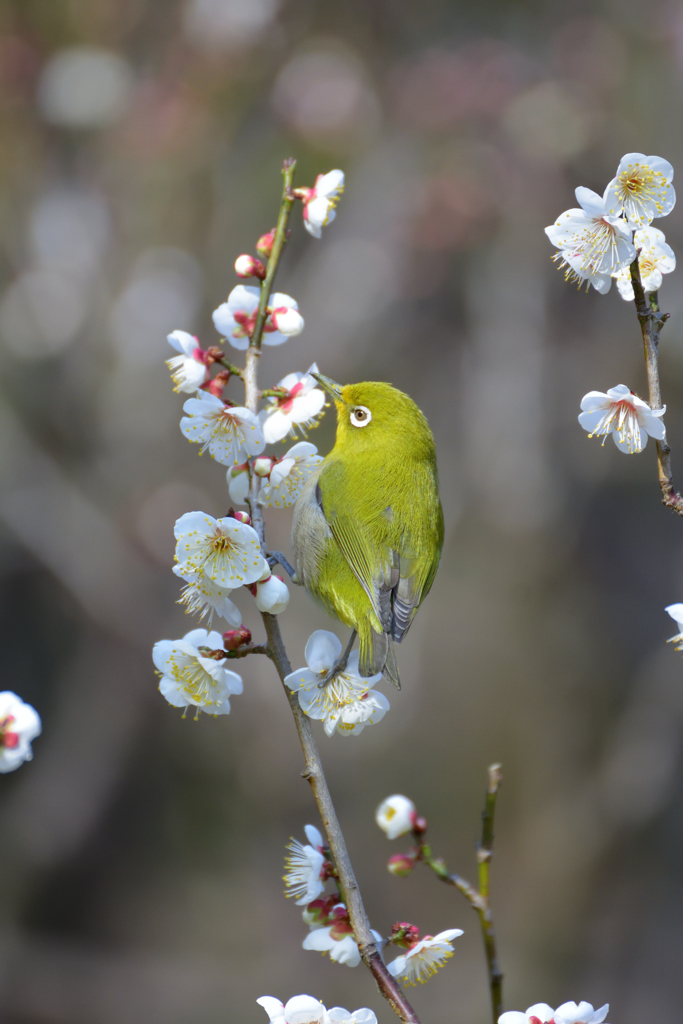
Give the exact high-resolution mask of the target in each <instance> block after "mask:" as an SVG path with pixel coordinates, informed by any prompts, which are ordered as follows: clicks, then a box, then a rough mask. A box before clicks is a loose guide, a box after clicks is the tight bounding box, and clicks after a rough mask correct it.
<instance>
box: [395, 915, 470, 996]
mask: <svg viewBox="0 0 683 1024" xmlns="http://www.w3.org/2000/svg"><path fill="white" fill-rule="evenodd" d="M462 934H463V932H462V929H461V928H449V929H447V930H446V931H444V932H439V934H438V935H425V937H424V938H423V939H420V941H419V942H416V943H415V945H414V946H412V947H411V948H410V949H409V950H407V952H406V953H403V954H402V955H401V956H397V957H396V959H395V960H392V961H391V963H390V964H387V970H388V971H389V973H390V974H393V976H394V977H395V978H398V979H399V980H400V981H402V982H403V984H404V985H414V984H415V983H416V982H418V981H419V982H420V983H421V984H422V983H423V982H425V981H427V980H428V979H429V978H431V977H432V975H433V974H436V972H437V971H438V969H439V967H443V965H444V964H445V963H446V961H447V960H448V959H449V957H451V956H453V947H452V946H451V942H452V941H453V939H457V937H458V936H459V935H462Z"/></svg>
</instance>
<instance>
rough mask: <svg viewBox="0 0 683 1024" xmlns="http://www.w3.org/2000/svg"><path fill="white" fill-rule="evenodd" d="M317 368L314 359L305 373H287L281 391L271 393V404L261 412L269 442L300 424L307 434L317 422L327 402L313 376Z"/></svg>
mask: <svg viewBox="0 0 683 1024" xmlns="http://www.w3.org/2000/svg"><path fill="white" fill-rule="evenodd" d="M317 372H318V366H317V364H316V363H313V365H312V366H310V367H309V369H308V370H307V371H306V373H288V374H287V376H286V377H283V378H282V380H281V381H279V382H278V385H277V387H278V388H282V389H283V393H282V395H280V396H278V397H274V396H271V397H270V398H269V399H268V401H269V403H270V404H269V405H268V406H267V407H266V408H265V409H263V410H262V411H261V412H260V413H259V422H260V423H261V428H262V430H263V436H264V438H265V439H266V444H275V442H276V441H281V440H282V439H283V438H284V437H286V436H287V434H290V433H292V434H293V433H294V428H295V427H297V426H299V427H301V428H302V432H303V433H304V435H305V430H306V428H309V427H313V426H315V425H316V422H317V419H318V417H319V416H320V414H321V412H322V410H323V407H324V405H325V393H324V392H323V391H322V390H321V389H320V388H319V387H318V386H317V382H316V380H315V378H314V377H312V376H311V373H317Z"/></svg>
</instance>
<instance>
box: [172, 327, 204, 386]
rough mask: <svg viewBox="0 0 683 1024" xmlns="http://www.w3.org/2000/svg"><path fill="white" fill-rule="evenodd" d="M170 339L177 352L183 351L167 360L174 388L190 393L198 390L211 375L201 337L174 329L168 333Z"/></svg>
mask: <svg viewBox="0 0 683 1024" xmlns="http://www.w3.org/2000/svg"><path fill="white" fill-rule="evenodd" d="M168 341H169V343H170V344H171V345H172V346H173V348H174V349H175V350H176V352H180V353H181V354H180V355H179V356H173V358H172V359H167V360H166V365H167V366H168V368H169V370H170V371H171V379H172V381H173V383H174V384H175V387H174V389H173V390H174V391H186V392H187V393H188V394H191V393H192V392H193V391H197V390H198V388H200V387H201V385H202V384H203V383H204V382H205V381H206V380H208V376H209V371H208V367H207V365H206V353H205V352H204V350H203V349H202V347H201V345H200V344H199V339H198V338H195V337H193V336H192V335H191V334H188V333H187V331H173V333H172V334H169V335H168Z"/></svg>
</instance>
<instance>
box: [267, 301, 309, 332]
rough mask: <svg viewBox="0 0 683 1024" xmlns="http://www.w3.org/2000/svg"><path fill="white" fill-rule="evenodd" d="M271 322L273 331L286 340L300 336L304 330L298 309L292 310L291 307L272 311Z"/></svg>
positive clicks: (279, 307) (280, 307) (302, 319)
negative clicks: (283, 336) (286, 338)
mask: <svg viewBox="0 0 683 1024" xmlns="http://www.w3.org/2000/svg"><path fill="white" fill-rule="evenodd" d="M271 320H272V321H273V327H274V328H275V330H276V331H279V332H280V334H284V335H285V336H286V337H288V338H292V337H294V335H295V334H301V332H302V331H303V329H304V318H303V317H302V315H301V313H300V312H299V311H298V309H292V308H291V306H278V307H277V309H274V310H273V312H272V314H271Z"/></svg>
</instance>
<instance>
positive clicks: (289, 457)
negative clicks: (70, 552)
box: [258, 441, 323, 508]
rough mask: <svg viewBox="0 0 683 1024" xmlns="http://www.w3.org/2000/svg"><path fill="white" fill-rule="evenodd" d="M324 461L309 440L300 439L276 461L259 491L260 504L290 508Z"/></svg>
mask: <svg viewBox="0 0 683 1024" xmlns="http://www.w3.org/2000/svg"><path fill="white" fill-rule="evenodd" d="M322 461H323V459H322V456H321V455H318V449H317V448H316V446H315V445H314V444H311V443H310V442H309V441H299V443H298V444H295V445H294V446H293V447H292V448H290V449H289V451H288V452H287V453H286V454H285V455H283V456H282V458H281V459H280V461H279V462H276V463H275V465H274V466H273V468H272V470H271V471H270V477H269V478H268V480H264V481H263V483H262V484H261V490H260V491H259V499H258V500H259V505H267V506H269V507H271V508H289V507H290V506H291V505H294V504H295V502H296V500H297V498H298V497H299V495H300V494H301V491H302V489H303V487H304V484H305V483H306V481H307V480H308V479H309V478H310V476H311V474H312V473H314V472H315V469H316V467H317V466H319V465H320V463H321V462H322Z"/></svg>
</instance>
